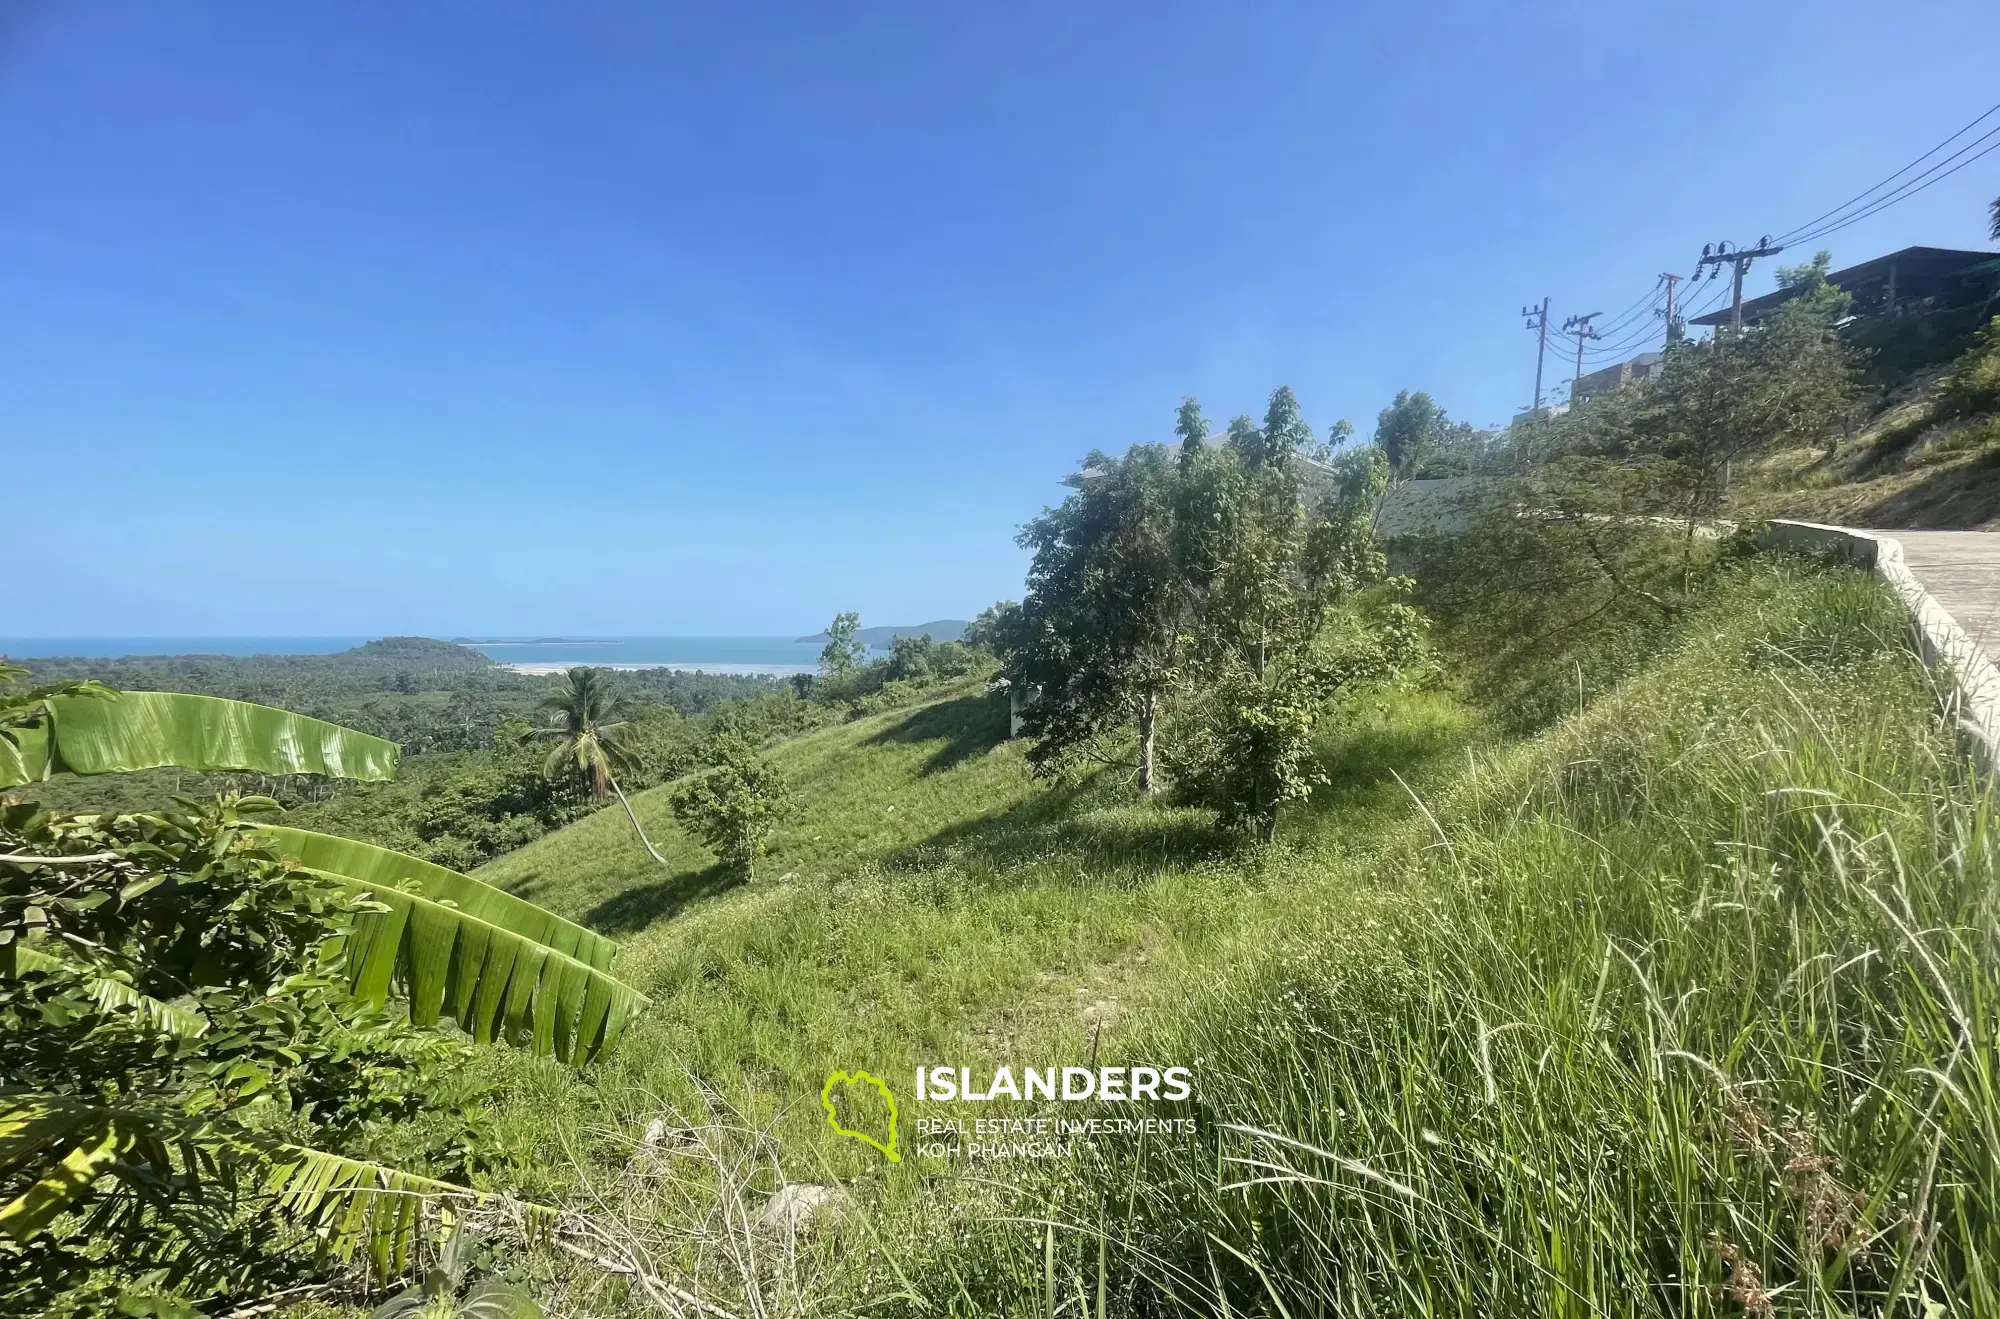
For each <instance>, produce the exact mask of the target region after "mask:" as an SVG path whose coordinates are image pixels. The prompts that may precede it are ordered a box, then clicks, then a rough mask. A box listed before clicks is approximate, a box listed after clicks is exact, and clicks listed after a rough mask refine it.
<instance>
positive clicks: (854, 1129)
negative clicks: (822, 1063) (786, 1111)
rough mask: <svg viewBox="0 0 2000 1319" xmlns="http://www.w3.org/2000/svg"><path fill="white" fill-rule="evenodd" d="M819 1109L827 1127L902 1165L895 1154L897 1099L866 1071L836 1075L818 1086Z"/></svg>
mask: <svg viewBox="0 0 2000 1319" xmlns="http://www.w3.org/2000/svg"><path fill="white" fill-rule="evenodd" d="M819 1106H820V1107H821V1108H823V1109H825V1110H826V1124H827V1125H828V1126H829V1127H832V1128H833V1129H834V1130H835V1131H837V1132H839V1133H840V1134H841V1135H843V1136H852V1137H853V1138H854V1139H856V1140H858V1141H861V1142H862V1143H863V1144H866V1145H873V1146H874V1147H875V1148H876V1149H878V1150H880V1151H882V1153H883V1154H884V1155H886V1156H888V1159H889V1162H891V1163H901V1162H902V1161H903V1156H902V1155H900V1154H898V1153H897V1152H896V1096H894V1095H892V1094H890V1093H889V1087H888V1086H886V1085H884V1084H882V1082H881V1081H880V1080H878V1079H877V1078H875V1077H873V1076H870V1075H869V1074H868V1073H867V1072H861V1071H855V1072H835V1073H833V1075H831V1076H829V1077H827V1078H826V1084H825V1085H824V1086H821V1087H820V1092H819Z"/></svg>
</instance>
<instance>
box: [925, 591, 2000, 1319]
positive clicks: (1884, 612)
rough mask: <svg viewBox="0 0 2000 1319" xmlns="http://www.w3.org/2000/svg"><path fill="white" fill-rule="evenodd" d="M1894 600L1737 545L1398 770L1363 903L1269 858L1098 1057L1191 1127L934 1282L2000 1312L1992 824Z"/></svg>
mask: <svg viewBox="0 0 2000 1319" xmlns="http://www.w3.org/2000/svg"><path fill="white" fill-rule="evenodd" d="M1903 632H1904V629H1903V625H1902V622H1901V620H1900V618H1899V617H1898V616H1897V615H1896V613H1895V611H1894V609H1893V606H1892V605H1891V604H1890V602H1889V601H1888V600H1887V598H1886V597H1885V596H1884V595H1883V593H1881V592H1880V591H1879V590H1878V589H1877V588H1875V587H1874V586H1873V585H1872V584H1871V583H1869V582H1867V581H1866V580H1865V579H1862V578H1859V577H1857V576H1853V575H1849V574H1845V573H1818V572H1812V571H1809V570H1807V569H1805V568H1802V567H1796V566H1789V565H1771V564H1761V565H1755V566H1751V567H1746V568H1742V569H1738V570H1735V574H1734V577H1733V580H1732V581H1731V582H1730V583H1729V584H1728V585H1727V587H1726V588H1725V589H1723V590H1722V591H1721V592H1720V596H1719V598H1718V599H1717V600H1716V601H1714V602H1713V604H1712V605H1711V607H1710V608H1708V609H1707V610H1706V611H1704V612H1702V613H1701V614H1699V615H1698V616H1696V617H1695V618H1693V619H1692V620H1690V622H1689V623H1688V625H1687V627H1686V629H1685V633H1684V635H1685V639H1684V641H1683V642H1682V644H1681V646H1680V648H1679V649H1678V650H1677V651H1675V652H1674V653H1672V654H1670V655H1668V656H1667V657H1666V658H1665V659H1664V660H1663V661H1662V662H1661V663H1659V664H1657V665H1655V666H1654V667H1653V668H1652V669H1651V670H1650V671H1648V672H1647V673H1645V674H1644V675H1642V676H1640V677H1639V678H1637V679H1635V680H1632V681H1630V682H1628V683H1626V684H1625V685H1623V686H1622V687H1621V688H1619V689H1618V690H1617V691H1616V692H1615V693H1614V694H1613V695H1612V696H1610V697H1608V698H1606V699H1604V700H1602V701H1599V702H1597V703H1596V704H1595V705H1593V706H1591V707H1590V708H1589V709H1588V710H1586V711H1584V712H1582V713H1581V714H1580V715H1578V716H1575V717H1573V718H1571V719H1569V720H1567V721H1566V722H1564V723H1563V724H1561V725H1560V726H1558V727H1557V728H1555V729H1554V730H1552V731H1551V732H1549V733H1548V734H1546V735H1544V736H1543V737H1542V738H1540V739H1538V740H1537V741H1535V742H1532V743H1529V744H1525V745H1521V746H1518V747H1516V748H1513V749H1511V750H1509V751H1507V752H1505V753H1503V754H1500V755H1497V756H1495V757H1493V758H1491V759H1489V760H1488V761H1487V762H1486V763H1483V764H1481V763H1477V762H1475V763H1474V764H1473V766H1472V771H1471V772H1469V773H1468V774H1467V775H1466V776H1465V777H1464V778H1463V779H1462V780H1461V781H1460V782H1459V783H1458V784H1457V785H1456V786H1455V787H1454V788H1453V789H1452V790H1450V791H1449V792H1446V793H1443V794H1440V795H1438V796H1437V798H1436V799H1435V800H1430V801H1427V802H1426V803H1425V805H1426V807H1427V808H1428V811H1427V813H1426V814H1424V815H1422V816H1420V817H1419V818H1417V819H1415V820H1413V821H1412V822H1411V824H1410V825H1409V833H1408V834H1407V835H1406V836H1405V837H1404V840H1403V842H1402V843H1401V845H1400V846H1399V847H1397V848H1394V849H1391V850H1390V851H1389V852H1388V853H1386V854H1383V855H1380V856H1378V857H1377V858H1375V859H1374V860H1373V861H1372V862H1370V867H1369V868H1370V870H1371V871H1372V875H1371V877H1370V882H1371V883H1372V885H1373V886H1374V889H1375V893H1376V896H1377V897H1378V898H1379V897H1380V896H1382V895H1384V894H1393V895H1395V900H1394V901H1390V902H1381V901H1375V902H1370V903H1367V904H1357V903H1356V902H1355V901H1354V900H1353V896H1352V892H1351V890H1350V889H1348V888H1343V887H1342V886H1340V885H1338V884H1332V883H1328V882H1326V881H1325V880H1324V879H1321V880H1313V879H1310V878H1307V877H1303V876H1302V877H1301V879H1302V882H1301V884H1300V885H1299V886H1298V887H1297V888H1296V889H1295V890H1293V891H1292V893H1291V898H1290V900H1288V901H1280V902H1278V903H1277V904H1276V905H1275V906H1274V910H1273V911H1272V912H1271V913H1270V917H1269V919H1267V920H1266V921H1264V922H1263V923H1261V924H1258V925H1254V926H1252V927H1250V928H1249V929H1247V930H1246V931H1245V932H1244V933H1243V934H1242V935H1241V936H1240V941H1239V942H1238V943H1237V944H1236V945H1235V946H1233V947H1222V948H1217V949H1215V950H1212V952H1211V955H1210V956H1209V957H1208V958H1207V959H1205V965H1204V967H1203V969H1202V973H1201V974H1200V975H1198V976H1192V977H1190V978H1189V979H1188V980H1187V982H1186V983H1185V984H1184V985H1183V986H1182V990H1181V994H1180V1007H1179V1008H1178V1010H1177V1011H1176V1012H1174V1013H1173V1014H1172V1015H1171V1016H1165V1017H1160V1018H1156V1019H1155V1020H1154V1021H1153V1022H1152V1023H1151V1024H1150V1026H1149V1028H1148V1030H1147V1031H1146V1032H1145V1033H1144V1034H1143V1035H1142V1036H1141V1037H1140V1038H1137V1039H1135V1040H1132V1041H1130V1042H1129V1045H1128V1048H1127V1051H1128V1052H1129V1054H1130V1055H1131V1056H1133V1057H1141V1056H1143V1057H1145V1058H1146V1059H1148V1060H1160V1059H1165V1060H1168V1061H1179V1062H1190V1063H1193V1064H1194V1065H1195V1066H1196V1069H1197V1077H1198V1087H1199V1089H1198V1095H1197V1102H1196V1103H1194V1104H1193V1105H1191V1106H1189V1108H1188V1110H1187V1111H1188V1112H1191V1113H1193V1114H1195V1115H1197V1116H1198V1117H1199V1118H1200V1119H1201V1122H1202V1132H1203V1135H1202V1137H1201V1138H1200V1139H1197V1140H1193V1141H1180V1140H1161V1141H1153V1142H1151V1143H1148V1144H1144V1145H1115V1144H1107V1145H1105V1146H1103V1147H1101V1148H1100V1149H1099V1150H1098V1152H1097V1155H1096V1157H1095V1158H1094V1159H1092V1160H1089V1161H1087V1162H1085V1163H1082V1164H1080V1165H1078V1166H1077V1167H1075V1168H1074V1169H1071V1170H1067V1171H1066V1172H1064V1173H1062V1174H1060V1175H1058V1177H1057V1178H1056V1184H1054V1185H1051V1184H1048V1183H1046V1182H1039V1183H1036V1184H1034V1185H1033V1186H1032V1187H1031V1188H1029V1191H1028V1194H1026V1195H1023V1196H1022V1197H1021V1198H1019V1199H1017V1200H1015V1201H1014V1202H1012V1203H1011V1204H1009V1205H1006V1206H1003V1207H1001V1208H999V1209H995V1210H992V1211H989V1213H988V1217H987V1221H986V1222H985V1223H984V1224H983V1225H982V1226H981V1227H980V1228H979V1229H978V1230H977V1231H975V1232H973V1233H971V1234H970V1235H969V1236H968V1237H967V1238H966V1239H965V1240H964V1241H963V1242H961V1243H960V1245H959V1246H958V1248H957V1249H955V1250H954V1251H953V1252H952V1253H951V1254H950V1255H949V1256H947V1257H942V1258H933V1260H932V1265H933V1268H934V1269H935V1271H936V1279H935V1281H934V1282H933V1283H932V1285H931V1286H930V1288H928V1289H927V1290H928V1294H929V1295H930V1297H931V1299H932V1300H933V1302H934V1303H935V1304H936V1305H937V1306H939V1307H940V1308H943V1309H946V1310H953V1311H959V1312H967V1313H970V1312H980V1311H984V1312H999V1311H1003V1310H1005V1311H1009V1312H1018V1313H1024V1314H1026V1313H1042V1312H1046V1311H1047V1310H1048V1309H1049V1308H1051V1297H1053V1298H1055V1299H1054V1301H1053V1306H1054V1308H1056V1309H1067V1310H1070V1311H1072V1312H1075V1313H1078V1314H1083V1313H1111V1314H1164V1313H1188V1314H1213V1313H1238V1314H1243V1313H1250V1314H1282V1315H1291V1316H1302V1315H1307V1314H1342V1315H1386V1314H1396V1315H1472V1314H1483V1315H1493V1316H1502V1315H1505V1316H1511V1315H1546V1316H1565V1317H1567V1316H1587V1315H1659V1316H1667V1315H1702V1314H1747V1315H1772V1314H1798V1315H1829V1316H1831V1315H1909V1316H1915V1317H1917V1319H1931V1317H1933V1316H1942V1315H1953V1316H1956V1315H1965V1316H1976V1315H1992V1314H2000V1276H1996V1268H2000V1218H1996V1210H2000V1167H1997V1166H1996V1158H2000V1094H1996V1090H1995V1079H1996V1078H1995V1068H1996V1062H1997V1061H2000V1059H1997V1058H1996V1049H1995V1046H1996V1042H2000V1041H1996V1018H1995V1012H1996V1008H2000V958H1996V954H2000V946H1996V943H2000V941H1997V940H1996V929H1995V901H1996V898H1995V881H1996V879H2000V831H1996V815H1995V810H1994V806H1993V799H1992V798H1991V797H1990V796H1988V795H1985V794H1984V793H1983V791H1982V789H1981V787H1980V786H1979V785H1977V784H1975V783H1973V782H1971V781H1969V779H1968V777H1967V773H1968V771H1967V770H1966V769H1965V768H1964V765H1963V762H1962V761H1961V760H1960V759H1959V757H1958V754H1957V752H1956V750H1955V749H1954V748H1953V747H1952V746H1951V745H1950V744H1949V742H1948V741H1946V740H1945V738H1944V735H1943V734H1942V733H1941V732H1940V731H1939V729H1938V727H1937V724H1936V721H1935V719H1934V718H1933V715H1932V706H1933V693H1932V692H1931V690H1930V688H1929V686H1928V683H1927V679H1926V678H1925V676H1924V675H1923V673H1922V672H1921V670H1920V668H1919V667H1918V666H1917V665H1916V663H1915V661H1914V660H1913V658H1912V657H1911V655H1910V653H1909V650H1908V648H1907V646H1906V645H1905V643H1904V638H1903ZM1218 967H1225V968H1234V970H1233V971H1231V972H1230V973H1228V974H1225V975H1224V976H1222V977H1221V978H1220V980H1219V981H1218V979H1217V978H1216V976H1215V970H1216V968H1218ZM1003 1220H1012V1221H1003ZM1020 1220H1028V1221H1026V1222H1025V1223H1024V1222H1022V1221H1020ZM1064 1298H1067V1299H1066V1300H1065V1299H1064Z"/></svg>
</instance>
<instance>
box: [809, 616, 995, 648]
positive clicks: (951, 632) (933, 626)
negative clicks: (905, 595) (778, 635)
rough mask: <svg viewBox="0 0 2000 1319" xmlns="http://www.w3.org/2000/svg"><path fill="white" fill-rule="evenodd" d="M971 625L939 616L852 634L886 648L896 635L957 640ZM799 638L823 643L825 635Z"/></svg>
mask: <svg viewBox="0 0 2000 1319" xmlns="http://www.w3.org/2000/svg"><path fill="white" fill-rule="evenodd" d="M971 626H972V624H971V622H970V621H969V620H967V619H963V618H940V619H937V620H936V621H934V622H930V623H915V624H912V625H911V626H909V627H864V628H862V629H861V630H860V631H859V632H857V633H855V634H854V635H855V636H856V637H858V638H859V639H860V641H861V644H862V645H864V646H869V647H872V648H874V649H876V650H886V649H887V648H888V645H889V643H890V642H891V641H893V640H895V639H896V638H897V637H921V636H928V637H930V639H931V640H932V641H957V640H958V639H960V638H961V637H963V636H964V635H965V629H966V628H968V627H971ZM799 640H800V642H802V643H803V642H808V641H811V642H818V643H821V644H824V643H825V641H826V640H827V636H826V633H824V632H815V633H813V635H811V636H809V637H800V638H799Z"/></svg>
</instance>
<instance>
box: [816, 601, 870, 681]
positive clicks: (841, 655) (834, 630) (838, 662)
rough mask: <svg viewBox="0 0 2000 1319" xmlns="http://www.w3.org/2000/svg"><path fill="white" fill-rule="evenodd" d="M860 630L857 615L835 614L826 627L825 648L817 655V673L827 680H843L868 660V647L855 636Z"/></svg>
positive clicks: (859, 619)
mask: <svg viewBox="0 0 2000 1319" xmlns="http://www.w3.org/2000/svg"><path fill="white" fill-rule="evenodd" d="M860 630H861V615H860V614H858V613H844V614H835V615H834V616H833V622H831V623H829V624H827V627H826V646H825V648H824V649H822V650H821V651H820V653H819V671H820V672H821V673H823V674H825V675H826V676H827V677H829V678H844V677H846V676H847V675H848V674H850V673H852V672H854V670H856V669H858V668H860V667H861V665H862V664H863V663H864V662H865V661H866V660H867V658H868V647H866V646H864V645H862V644H861V642H860V640H859V639H858V638H857V637H856V636H855V634H856V633H857V632H859V631H860Z"/></svg>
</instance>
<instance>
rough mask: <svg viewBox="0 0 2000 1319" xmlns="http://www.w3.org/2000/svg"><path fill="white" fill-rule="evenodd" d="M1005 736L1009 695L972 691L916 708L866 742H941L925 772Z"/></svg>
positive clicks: (933, 771) (941, 767) (955, 762)
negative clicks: (935, 703)
mask: <svg viewBox="0 0 2000 1319" xmlns="http://www.w3.org/2000/svg"><path fill="white" fill-rule="evenodd" d="M1006 740H1007V698H1006V697H1005V696H1000V695H994V696H986V695H972V696H961V697H959V698H958V699H957V700H955V701H943V702H940V703H939V704H937V705H927V706H924V707H922V708H921V709H918V710H915V711H913V712H911V713H910V714H908V715H906V716H905V717H903V718H901V719H898V720H897V721H896V722H895V723H892V724H890V725H889V726H888V727H887V728H884V729H883V730H882V731H881V732H879V733H876V734H875V735H874V736H873V737H870V738H869V739H868V741H867V745H869V746H884V745H887V744H889V743H892V742H942V743H943V744H944V745H942V746H940V747H939V748H938V749H937V750H935V751H933V752H932V753H931V754H930V756H929V757H927V758H926V759H925V761H924V765H923V772H924V773H925V774H942V773H944V772H945V771H946V770H948V769H952V768H955V767H956V766H959V765H962V764H964V763H965V762H966V761H968V760H970V759H972V758H973V757H974V756H976V755H979V754H980V753H981V752H983V751H989V750H991V749H992V748H994V747H996V746H999V745H1000V744H1001V743H1002V742H1004V741H1006Z"/></svg>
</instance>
